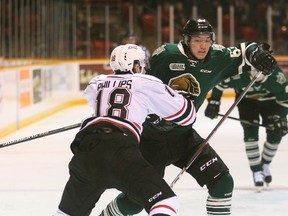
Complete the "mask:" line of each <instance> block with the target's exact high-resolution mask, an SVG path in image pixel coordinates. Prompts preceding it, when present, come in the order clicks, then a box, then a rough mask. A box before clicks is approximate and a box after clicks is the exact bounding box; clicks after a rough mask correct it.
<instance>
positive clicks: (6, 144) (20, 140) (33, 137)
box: [0, 123, 81, 148]
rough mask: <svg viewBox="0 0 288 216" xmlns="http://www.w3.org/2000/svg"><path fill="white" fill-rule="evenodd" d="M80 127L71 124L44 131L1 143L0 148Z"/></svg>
mask: <svg viewBox="0 0 288 216" xmlns="http://www.w3.org/2000/svg"><path fill="white" fill-rule="evenodd" d="M80 126H81V123H77V124H73V125H68V126H65V127H61V128H57V129H54V130H51V131H46V132H43V133H39V134H34V135H31V136H28V137H23V138H21V139H18V140H13V141H9V142H6V143H1V144H0V148H4V147H7V146H11V145H15V144H18V143H22V142H26V141H30V140H33V139H37V138H40V137H44V136H49V135H52V134H55V133H60V132H62V131H66V130H71V129H74V128H77V127H80Z"/></svg>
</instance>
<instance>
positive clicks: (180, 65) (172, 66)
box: [169, 63, 185, 71]
mask: <svg viewBox="0 0 288 216" xmlns="http://www.w3.org/2000/svg"><path fill="white" fill-rule="evenodd" d="M169 69H170V70H172V71H184V70H185V64H184V63H170V64H169Z"/></svg>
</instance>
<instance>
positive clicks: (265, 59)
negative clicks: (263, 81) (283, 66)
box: [249, 43, 276, 75]
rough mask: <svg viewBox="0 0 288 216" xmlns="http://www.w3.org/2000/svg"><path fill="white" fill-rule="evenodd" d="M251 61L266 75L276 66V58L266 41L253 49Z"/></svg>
mask: <svg viewBox="0 0 288 216" xmlns="http://www.w3.org/2000/svg"><path fill="white" fill-rule="evenodd" d="M249 61H250V63H251V64H252V65H253V67H254V68H256V69H257V70H258V71H262V73H263V74H264V75H270V74H271V73H272V71H273V70H274V68H275V67H276V60H275V58H274V57H273V56H272V50H270V46H269V45H268V44H266V43H263V44H260V45H259V46H258V47H257V48H256V49H254V50H253V51H252V53H251V54H250V56H249Z"/></svg>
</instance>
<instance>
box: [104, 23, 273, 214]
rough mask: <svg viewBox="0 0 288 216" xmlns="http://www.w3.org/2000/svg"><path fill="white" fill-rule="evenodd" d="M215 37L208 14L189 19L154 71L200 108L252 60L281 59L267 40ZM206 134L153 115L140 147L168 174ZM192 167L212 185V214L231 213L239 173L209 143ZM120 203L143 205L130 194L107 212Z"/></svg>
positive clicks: (266, 67) (130, 207)
mask: <svg viewBox="0 0 288 216" xmlns="http://www.w3.org/2000/svg"><path fill="white" fill-rule="evenodd" d="M214 42H215V33H214V31H213V28H212V26H211V25H210V23H209V22H208V21H207V20H205V19H199V20H193V19H191V20H188V22H187V23H186V24H185V26H184V28H183V40H181V41H180V42H179V43H178V44H172V43H168V44H164V45H162V46H160V47H159V48H157V49H156V50H155V51H154V52H153V54H152V57H151V60H150V65H151V71H150V74H151V75H154V76H156V77H158V78H160V79H161V80H162V81H163V82H164V83H166V84H169V85H170V86H171V87H172V88H174V89H177V90H183V91H186V92H187V93H188V94H190V96H191V98H194V105H195V107H196V109H197V110H198V109H199V107H200V106H201V105H202V104H203V102H204V100H205V98H206V95H207V93H208V92H209V91H210V90H211V89H212V88H213V87H214V86H216V85H217V84H218V83H220V82H221V81H223V80H225V79H227V78H228V77H230V76H233V75H236V74H238V73H242V72H243V73H244V72H246V73H247V72H249V71H250V70H251V66H253V67H255V68H256V69H257V70H260V71H262V72H263V74H265V75H268V74H270V73H272V71H273V70H274V67H275V65H276V61H275V59H274V58H273V56H272V55H271V53H270V51H269V50H266V49H265V47H263V46H261V45H258V44H256V43H253V42H245V43H241V44H239V45H238V46H237V47H228V48H225V47H223V46H221V45H218V44H215V43H214ZM203 140H204V139H203V138H202V137H201V136H200V135H199V134H198V133H197V132H196V131H195V130H194V129H193V128H192V127H191V126H189V127H184V128H179V127H176V126H175V125H173V124H171V123H169V122H166V121H164V120H161V119H160V118H157V116H156V117H155V116H153V117H151V118H147V120H146V121H145V123H144V127H143V133H142V135H141V145H140V150H141V152H142V154H143V156H144V158H145V159H146V160H147V161H148V162H149V163H151V164H152V165H153V166H154V167H155V168H156V169H157V170H158V172H159V173H160V174H161V175H163V176H164V171H165V167H166V166H168V165H171V164H173V165H175V166H177V167H179V168H181V169H182V168H183V167H185V166H186V163H187V162H188V161H189V160H190V159H191V157H192V156H193V153H195V152H196V151H197V149H198V147H199V145H200V144H201V143H202V142H203ZM214 158H217V160H216V161H215V163H212V164H211V165H210V166H208V167H206V168H205V169H201V167H202V166H203V164H206V163H207V162H208V161H210V160H213V159H214ZM187 172H188V173H189V174H190V175H191V176H193V177H194V178H195V179H196V181H197V182H198V184H199V185H200V186H201V187H203V186H204V185H206V187H207V188H208V193H209V194H208V198H207V202H206V209H207V214H208V215H230V213H231V199H232V192H233V187H234V186H233V178H232V176H231V175H230V173H229V169H228V167H227V166H226V165H225V163H224V162H223V161H222V160H221V158H220V157H219V155H218V154H217V153H216V152H215V151H214V149H213V148H212V147H211V146H210V145H209V144H207V145H206V147H205V149H204V150H203V151H202V153H201V154H200V155H199V157H197V159H196V160H195V161H194V163H193V164H192V165H191V166H190V167H189V169H188V170H187ZM115 209H117V211H118V212H119V211H120V212H121V213H122V214H119V215H133V214H137V213H138V212H140V211H141V210H142V208H141V207H140V206H139V205H138V206H137V204H136V203H133V201H131V200H129V197H128V196H127V195H124V194H120V195H119V196H118V197H117V198H116V199H114V200H113V201H112V202H111V203H110V204H108V206H107V207H106V209H104V210H103V212H102V213H101V215H113V214H111V213H110V212H113V211H114V212H115ZM192 213H193V210H191V214H192ZM114 216H115V215H114Z"/></svg>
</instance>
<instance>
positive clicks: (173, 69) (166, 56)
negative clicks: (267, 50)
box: [150, 42, 257, 110]
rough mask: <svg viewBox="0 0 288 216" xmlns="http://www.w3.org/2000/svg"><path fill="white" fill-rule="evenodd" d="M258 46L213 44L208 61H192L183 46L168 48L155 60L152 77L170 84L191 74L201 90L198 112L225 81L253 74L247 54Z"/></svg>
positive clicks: (163, 47)
mask: <svg viewBox="0 0 288 216" xmlns="http://www.w3.org/2000/svg"><path fill="white" fill-rule="evenodd" d="M256 46H257V44H255V43H249V42H246V43H241V44H240V45H239V46H238V47H229V48H226V47H223V46H221V45H218V44H213V45H212V46H211V47H210V51H209V52H208V55H207V56H206V58H205V60H204V61H196V60H191V59H189V58H188V57H187V56H186V54H185V53H184V49H183V46H182V43H181V42H180V43H179V44H164V45H162V46H160V47H159V48H158V49H156V50H155V51H154V53H153V55H152V57H151V60H150V65H151V72H150V73H151V74H152V75H153V76H156V77H158V78H159V79H161V80H162V81H163V82H164V83H165V84H169V82H170V81H171V80H173V78H175V77H178V76H181V75H183V74H187V73H189V74H191V75H192V77H193V78H194V81H195V83H196V85H197V87H196V88H198V90H197V91H196V92H197V95H195V96H196V99H195V101H194V105H195V107H196V110H198V109H199V108H200V106H201V105H202V104H203V102H204V100H205V98H206V95H207V93H208V92H209V91H210V90H211V89H212V88H213V87H215V86H216V85H217V84H218V83H220V82H221V81H223V80H225V79H227V78H228V77H231V76H233V75H236V74H238V73H243V72H247V71H250V70H251V64H250V63H249V61H248V59H247V58H246V56H247V54H250V53H251V51H252V50H253V49H254V48H255V47H256Z"/></svg>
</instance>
